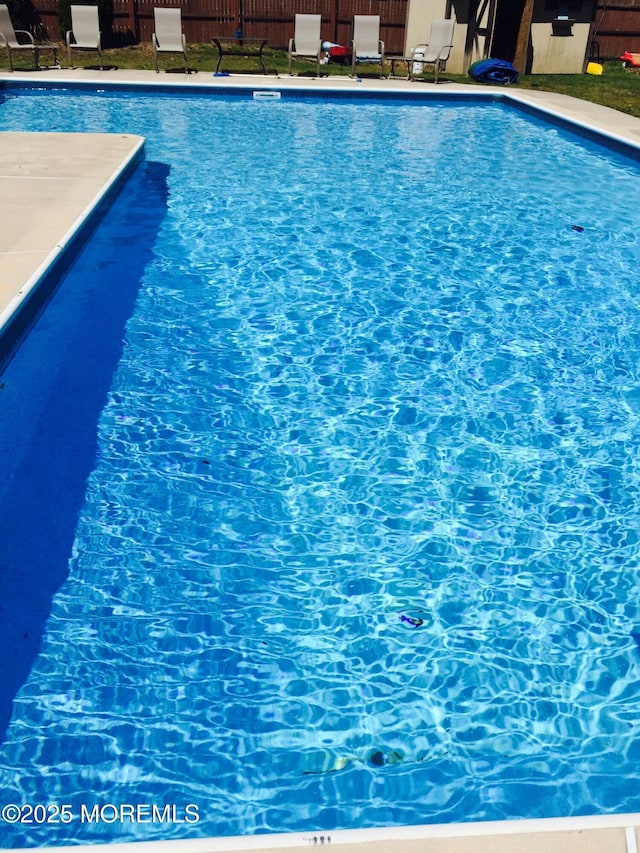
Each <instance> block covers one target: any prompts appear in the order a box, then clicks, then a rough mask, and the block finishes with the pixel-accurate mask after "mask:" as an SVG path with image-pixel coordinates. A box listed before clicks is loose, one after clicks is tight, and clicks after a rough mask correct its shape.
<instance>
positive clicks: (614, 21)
mask: <svg viewBox="0 0 640 853" xmlns="http://www.w3.org/2000/svg"><path fill="white" fill-rule="evenodd" d="M592 42H594V43H595V50H594V49H592V51H591V52H592V54H593V55H596V54H597V55H599V57H600V58H601V59H613V58H617V57H618V56H620V55H621V54H623V53H624V52H625V50H628V51H630V52H632V53H640V2H639V0H626V2H625V0H618V1H617V2H616V3H608V2H604V0H599V2H598V3H597V4H596V12H595V16H594V21H593V27H592Z"/></svg>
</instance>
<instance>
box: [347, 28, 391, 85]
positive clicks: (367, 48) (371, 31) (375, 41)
mask: <svg viewBox="0 0 640 853" xmlns="http://www.w3.org/2000/svg"><path fill="white" fill-rule="evenodd" d="M358 62H372V63H378V62H379V63H380V76H383V72H384V65H383V63H384V42H383V41H381V39H380V15H354V16H353V38H352V39H351V73H352V74H354V75H355V73H356V63H358Z"/></svg>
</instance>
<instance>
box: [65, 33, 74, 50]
mask: <svg viewBox="0 0 640 853" xmlns="http://www.w3.org/2000/svg"><path fill="white" fill-rule="evenodd" d="M72 36H73V30H67V34H66V36H65V39H64V40H65V41H66V43H67V47H69V45H70V44H71V43H72V42H71V38H72Z"/></svg>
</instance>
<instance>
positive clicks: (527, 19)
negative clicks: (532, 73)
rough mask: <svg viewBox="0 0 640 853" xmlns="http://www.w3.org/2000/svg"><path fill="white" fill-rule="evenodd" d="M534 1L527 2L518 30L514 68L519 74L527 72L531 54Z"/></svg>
mask: <svg viewBox="0 0 640 853" xmlns="http://www.w3.org/2000/svg"><path fill="white" fill-rule="evenodd" d="M533 4H534V0H525V2H524V8H523V10H522V18H521V19H520V29H519V30H518V41H517V42H516V52H515V56H514V57H513V66H514V68H515V69H516V71H517V72H518V73H519V74H524V73H525V72H526V70H527V53H528V52H529V39H530V38H531V20H532V18H533Z"/></svg>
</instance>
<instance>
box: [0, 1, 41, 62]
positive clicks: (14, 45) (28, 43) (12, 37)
mask: <svg viewBox="0 0 640 853" xmlns="http://www.w3.org/2000/svg"><path fill="white" fill-rule="evenodd" d="M18 35H20V37H21V38H22V41H21V42H20V41H18ZM0 47H5V48H6V49H7V56H8V57H9V71H13V58H12V53H13V51H16V52H18V53H22V52H24V51H25V50H28V51H31V53H32V54H33V64H34V65H35V67H36V68H37V67H38V49H37V47H36V45H35V42H34V40H33V36H32V35H31V33H29V32H27V30H14V29H13V24H12V23H11V15H10V14H9V7H8V6H6V5H5V4H2V5H0Z"/></svg>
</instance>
